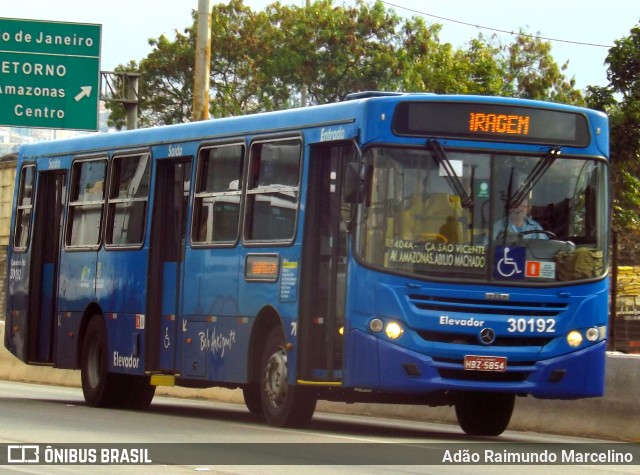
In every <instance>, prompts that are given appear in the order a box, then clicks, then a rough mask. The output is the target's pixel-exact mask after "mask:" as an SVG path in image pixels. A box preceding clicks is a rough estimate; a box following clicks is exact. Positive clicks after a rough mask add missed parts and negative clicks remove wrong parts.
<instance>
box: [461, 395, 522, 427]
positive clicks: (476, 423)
mask: <svg viewBox="0 0 640 475" xmlns="http://www.w3.org/2000/svg"><path fill="white" fill-rule="evenodd" d="M515 399H516V396H515V394H504V393H479V392H478V393H474V392H470V393H462V394H460V395H459V396H458V399H457V400H456V403H455V406H456V416H457V417H458V424H460V427H461V428H462V430H463V431H465V433H467V434H469V435H486V436H496V435H500V434H502V433H503V432H504V431H505V430H506V428H507V426H508V425H509V421H510V420H511V414H513V407H514V405H515Z"/></svg>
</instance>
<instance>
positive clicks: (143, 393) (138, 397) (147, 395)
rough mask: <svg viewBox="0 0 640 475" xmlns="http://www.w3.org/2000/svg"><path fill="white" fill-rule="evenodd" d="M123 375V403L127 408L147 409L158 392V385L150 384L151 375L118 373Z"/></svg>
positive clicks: (122, 405)
mask: <svg viewBox="0 0 640 475" xmlns="http://www.w3.org/2000/svg"><path fill="white" fill-rule="evenodd" d="M118 376H121V377H122V383H123V384H122V391H123V397H122V403H121V407H123V408H125V409H136V410H143V409H147V408H148V407H149V405H150V404H151V401H152V400H153V396H154V395H155V394H156V387H155V386H153V385H151V384H150V382H149V381H150V379H151V378H150V377H149V376H133V375H128V374H123V375H118Z"/></svg>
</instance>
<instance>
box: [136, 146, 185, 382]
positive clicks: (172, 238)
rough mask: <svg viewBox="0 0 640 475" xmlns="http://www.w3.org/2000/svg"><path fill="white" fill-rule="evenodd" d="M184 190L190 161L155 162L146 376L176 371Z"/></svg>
mask: <svg viewBox="0 0 640 475" xmlns="http://www.w3.org/2000/svg"><path fill="white" fill-rule="evenodd" d="M190 185H191V158H180V159H176V160H159V161H158V162H157V172H156V181H155V191H154V200H153V214H152V223H151V242H150V252H149V276H148V286H147V289H148V294H147V314H148V322H147V332H148V333H147V339H148V340H147V345H146V360H147V369H148V370H150V371H161V372H165V373H173V372H174V371H175V369H176V346H177V342H178V340H177V335H178V332H179V331H180V329H179V328H178V326H179V324H180V314H181V312H180V295H181V292H180V288H181V286H182V276H183V273H182V271H183V261H184V251H185V242H186V229H187V210H188V205H189V193H190V189H191V186H190Z"/></svg>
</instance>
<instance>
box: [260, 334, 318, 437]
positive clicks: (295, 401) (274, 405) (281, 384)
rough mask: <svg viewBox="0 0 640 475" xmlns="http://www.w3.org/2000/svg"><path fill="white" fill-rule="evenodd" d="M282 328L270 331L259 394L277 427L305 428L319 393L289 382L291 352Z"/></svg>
mask: <svg viewBox="0 0 640 475" xmlns="http://www.w3.org/2000/svg"><path fill="white" fill-rule="evenodd" d="M284 344H285V341H284V335H283V333H282V329H281V328H280V327H275V328H273V329H272V330H271V332H270V333H269V336H268V338H267V343H266V345H265V348H264V352H263V354H262V364H261V373H260V396H261V399H262V409H263V413H264V416H265V419H266V420H267V422H268V423H269V424H270V425H272V426H276V427H302V426H304V425H306V424H308V423H309V421H310V420H311V418H312V417H313V413H314V411H315V409H316V401H317V396H316V394H314V393H313V392H311V391H310V390H309V389H308V388H303V387H300V386H290V385H289V384H288V383H287V376H288V355H287V351H286V350H285V348H284Z"/></svg>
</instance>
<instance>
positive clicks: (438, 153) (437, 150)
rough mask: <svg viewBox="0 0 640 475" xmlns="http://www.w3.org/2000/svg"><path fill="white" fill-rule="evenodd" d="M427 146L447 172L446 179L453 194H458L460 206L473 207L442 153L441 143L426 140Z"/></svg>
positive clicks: (467, 194)
mask: <svg viewBox="0 0 640 475" xmlns="http://www.w3.org/2000/svg"><path fill="white" fill-rule="evenodd" d="M427 147H428V148H429V149H430V150H431V151H432V152H433V156H434V157H435V159H436V161H437V162H438V164H439V165H440V166H441V167H442V169H443V170H444V171H445V173H446V174H447V181H448V182H449V185H450V186H451V188H452V189H453V191H454V192H455V194H456V195H458V196H460V204H461V205H462V207H463V208H467V209H471V208H473V199H472V198H471V197H470V196H469V193H467V190H465V189H464V185H463V184H462V182H461V181H460V178H459V177H458V175H457V174H456V172H455V170H454V169H453V166H452V165H451V162H450V161H449V159H448V158H447V155H446V154H445V153H444V149H443V148H442V145H440V142H438V141H437V140H427Z"/></svg>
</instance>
